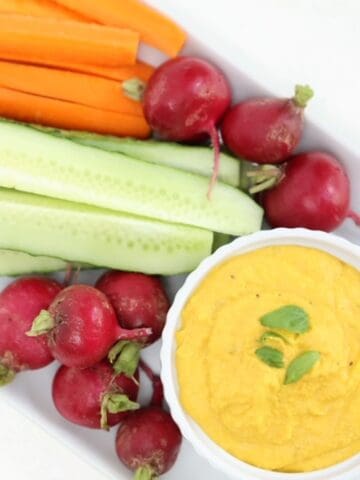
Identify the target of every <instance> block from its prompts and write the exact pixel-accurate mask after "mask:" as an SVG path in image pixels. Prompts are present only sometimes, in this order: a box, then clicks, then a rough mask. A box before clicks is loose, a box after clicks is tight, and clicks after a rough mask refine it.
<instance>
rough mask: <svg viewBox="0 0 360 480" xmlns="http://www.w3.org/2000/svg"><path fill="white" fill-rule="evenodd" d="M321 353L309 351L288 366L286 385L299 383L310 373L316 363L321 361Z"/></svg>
mask: <svg viewBox="0 0 360 480" xmlns="http://www.w3.org/2000/svg"><path fill="white" fill-rule="evenodd" d="M320 356H321V355H320V353H319V352H316V351H309V352H304V353H301V354H300V355H299V356H298V357H296V358H295V359H294V360H293V361H292V362H291V363H290V365H289V366H288V368H287V370H286V375H285V380H284V383H285V385H289V384H290V383H295V382H298V381H299V380H300V379H301V378H302V377H303V376H304V375H306V374H307V373H309V372H310V371H311V370H312V368H313V366H314V365H315V363H316V362H318V361H319V360H320Z"/></svg>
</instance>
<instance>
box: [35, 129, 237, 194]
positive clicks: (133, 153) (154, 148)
mask: <svg viewBox="0 0 360 480" xmlns="http://www.w3.org/2000/svg"><path fill="white" fill-rule="evenodd" d="M34 128H37V129H38V130H41V131H43V132H45V133H49V134H51V135H54V136H56V137H59V138H66V139H68V140H71V141H72V142H76V143H80V144H81V145H86V146H88V147H94V148H99V149H101V150H106V151H108V152H117V153H122V154H124V155H128V156H129V157H132V158H135V159H137V160H141V161H143V162H149V163H154V164H156V165H164V166H167V167H171V168H177V169H179V170H184V171H186V172H191V173H194V174H197V175H202V176H204V177H208V178H210V177H211V175H212V170H213V162H214V153H213V150H212V149H211V148H209V147H204V146H189V145H181V144H179V143H172V142H164V141H157V140H137V139H134V138H127V137H125V138H120V137H113V136H111V135H99V134H97V133H90V132H77V131H75V130H60V129H56V128H51V127H36V126H34ZM220 158H221V165H220V172H219V181H221V182H223V183H226V184H228V185H231V186H232V187H236V188H237V187H239V186H240V178H241V160H239V159H236V158H234V157H232V156H231V155H228V154H227V153H223V152H222V153H221V157H220Z"/></svg>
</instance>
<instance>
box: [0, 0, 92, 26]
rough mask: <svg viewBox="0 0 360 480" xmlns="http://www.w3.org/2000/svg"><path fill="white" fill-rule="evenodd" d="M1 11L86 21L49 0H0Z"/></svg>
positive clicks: (77, 14)
mask: <svg viewBox="0 0 360 480" xmlns="http://www.w3.org/2000/svg"><path fill="white" fill-rule="evenodd" d="M0 13H15V14H18V15H32V16H34V17H51V18H60V19H67V20H77V21H86V19H85V18H84V17H83V16H82V15H80V14H79V13H76V12H74V11H71V10H69V9H68V8H65V7H63V6H61V5H59V4H57V3H54V2H51V1H49V0H0Z"/></svg>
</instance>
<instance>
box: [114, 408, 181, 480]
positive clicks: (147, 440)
mask: <svg viewBox="0 0 360 480" xmlns="http://www.w3.org/2000/svg"><path fill="white" fill-rule="evenodd" d="M180 446H181V433H180V430H179V428H178V426H177V425H176V423H175V422H174V420H173V419H172V418H171V416H170V415H169V414H168V413H167V412H165V411H164V410H162V409H161V408H159V407H147V408H142V409H140V410H137V411H136V412H131V413H130V414H129V415H128V416H127V417H126V418H125V420H124V422H123V423H122V424H121V425H120V427H119V430H118V432H117V436H116V452H117V454H118V457H119V458H120V460H121V461H122V463H124V464H125V465H126V466H127V467H128V468H129V469H130V470H133V471H135V472H136V473H135V477H134V479H135V480H152V479H156V478H157V477H158V475H162V474H163V473H166V472H167V471H168V470H170V469H171V467H172V466H173V465H174V463H175V461H176V458H177V456H178V453H179V450H180Z"/></svg>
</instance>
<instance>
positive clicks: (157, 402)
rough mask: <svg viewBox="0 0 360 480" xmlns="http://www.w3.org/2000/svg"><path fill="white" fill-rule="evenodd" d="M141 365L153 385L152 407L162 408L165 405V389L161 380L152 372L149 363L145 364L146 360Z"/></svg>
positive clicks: (141, 361)
mask: <svg viewBox="0 0 360 480" xmlns="http://www.w3.org/2000/svg"><path fill="white" fill-rule="evenodd" d="M139 365H140V368H141V370H142V371H143V372H144V373H145V375H146V376H147V377H148V379H149V380H150V381H151V384H152V390H153V394H152V398H151V401H150V405H151V406H153V407H162V405H163V403H164V387H163V384H162V381H161V378H160V377H159V375H156V374H155V373H154V372H153V371H152V369H151V368H150V367H149V365H148V364H147V363H145V362H144V360H140V363H139Z"/></svg>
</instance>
